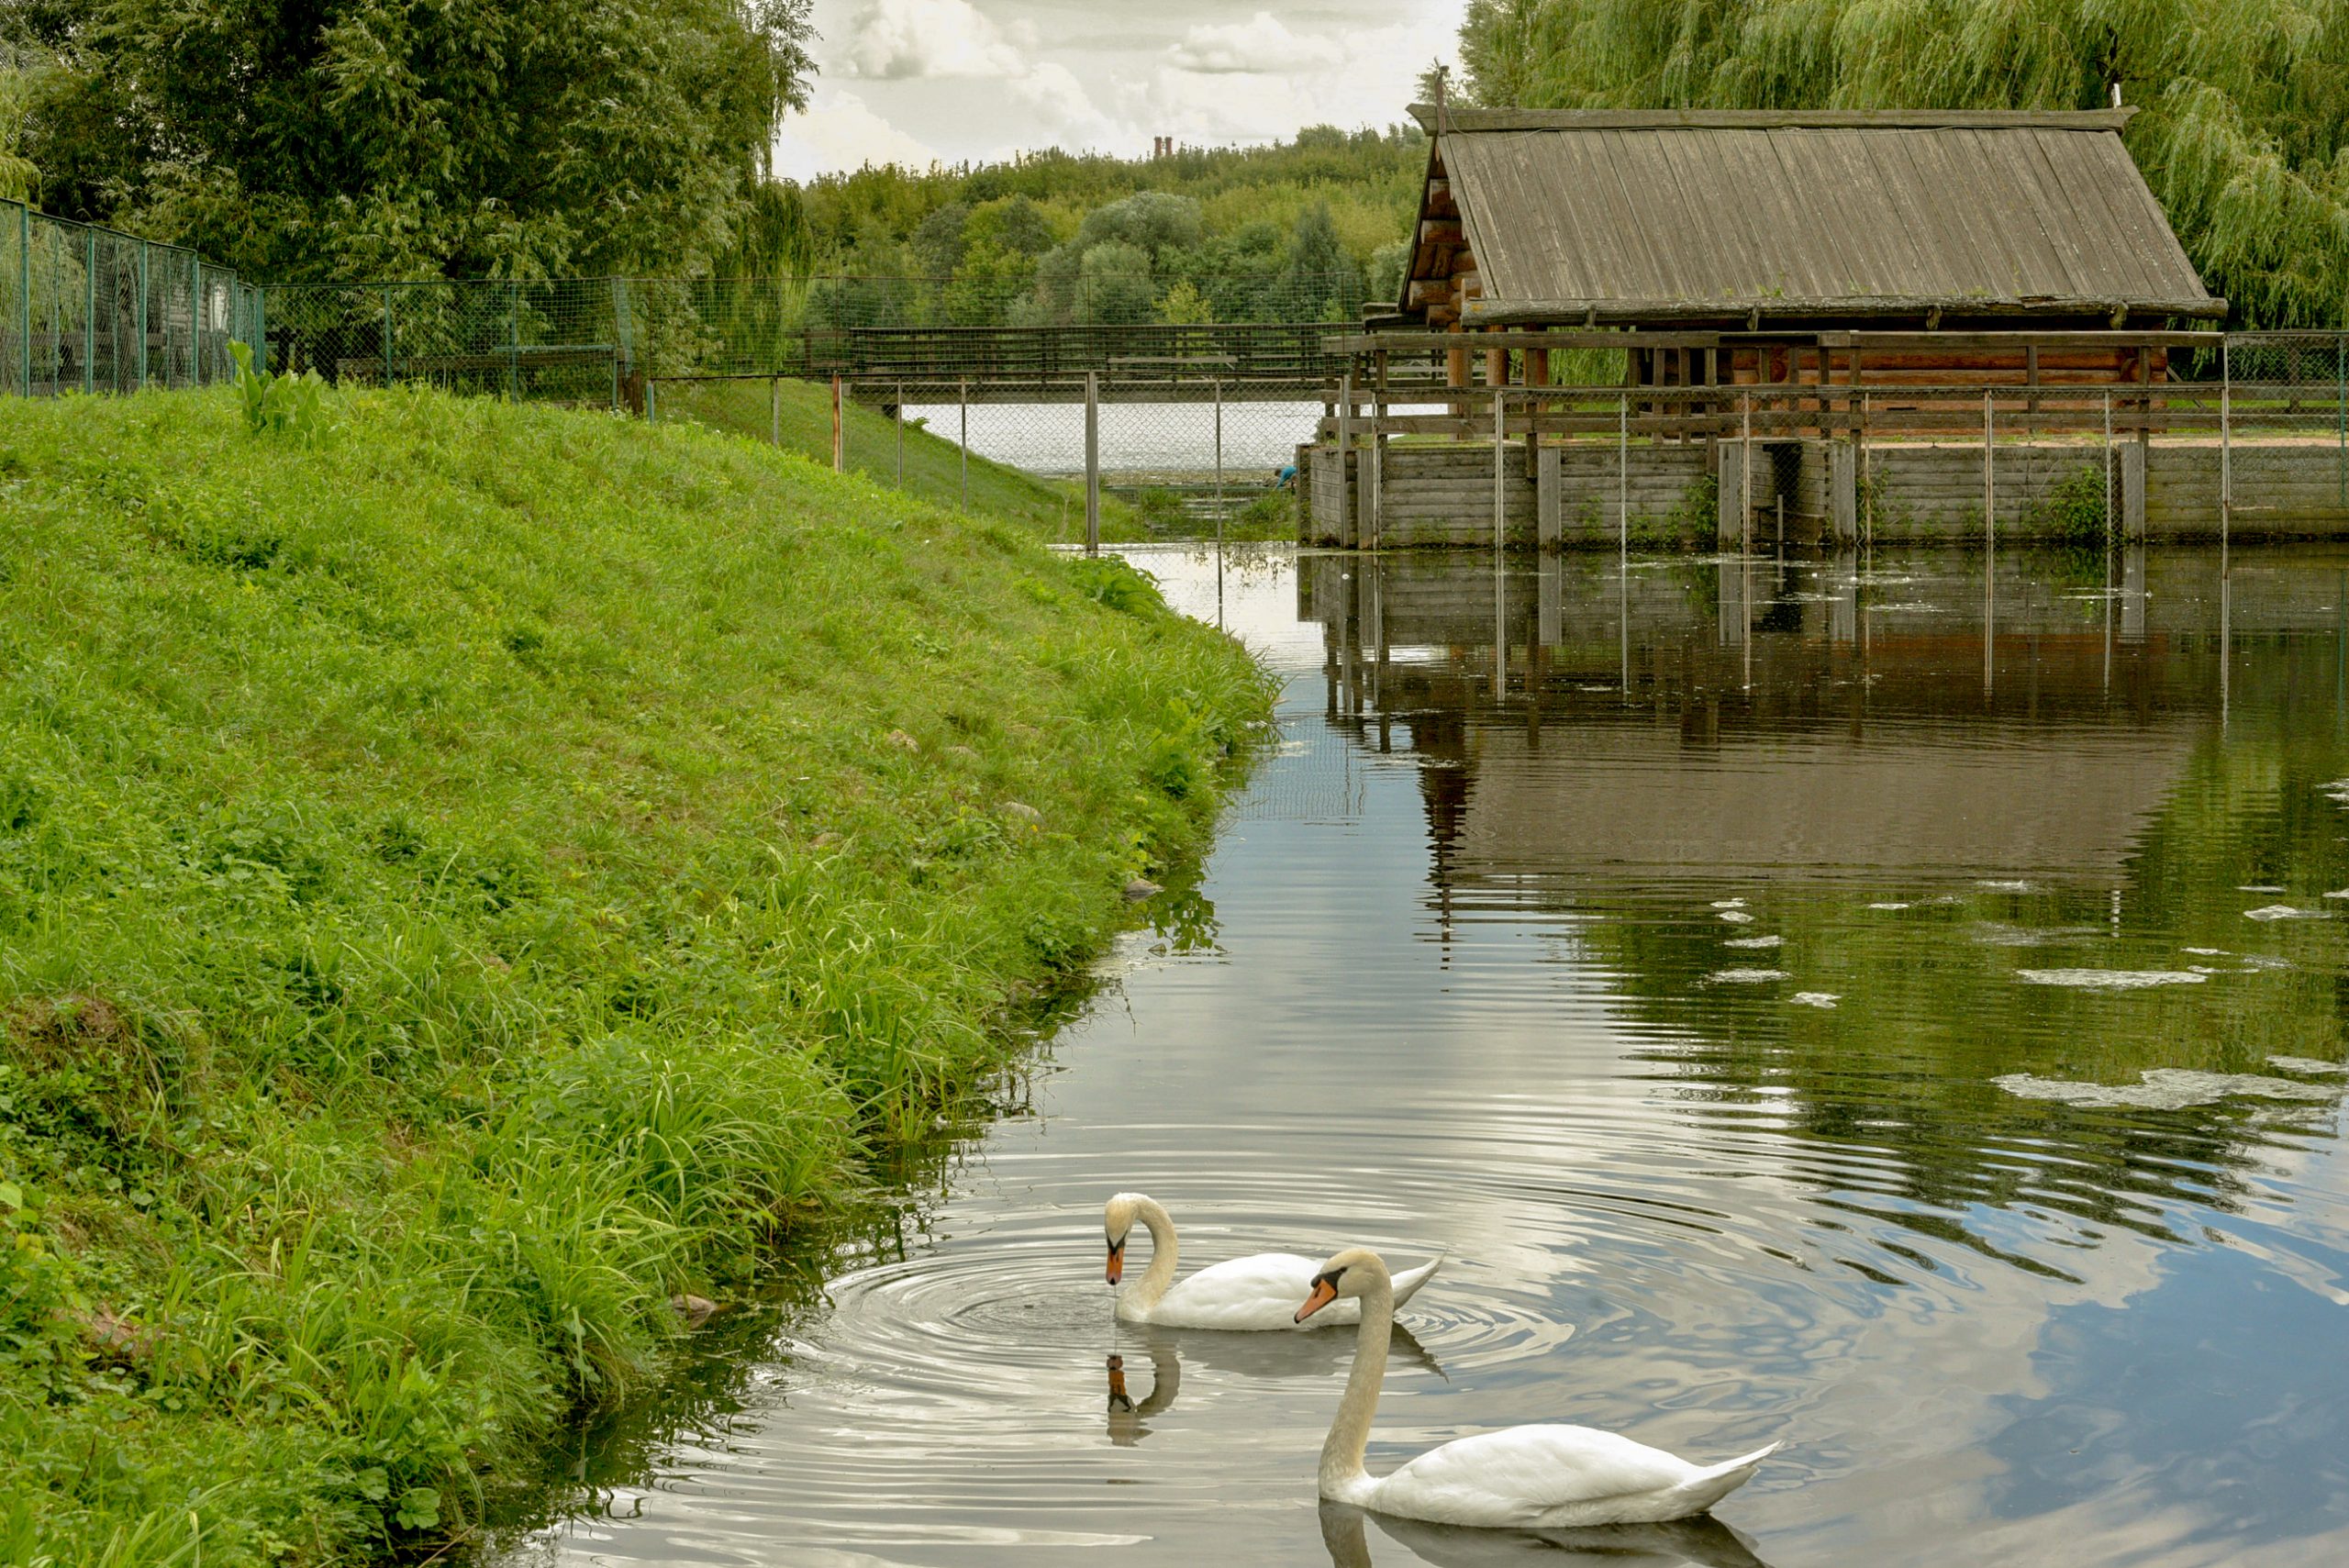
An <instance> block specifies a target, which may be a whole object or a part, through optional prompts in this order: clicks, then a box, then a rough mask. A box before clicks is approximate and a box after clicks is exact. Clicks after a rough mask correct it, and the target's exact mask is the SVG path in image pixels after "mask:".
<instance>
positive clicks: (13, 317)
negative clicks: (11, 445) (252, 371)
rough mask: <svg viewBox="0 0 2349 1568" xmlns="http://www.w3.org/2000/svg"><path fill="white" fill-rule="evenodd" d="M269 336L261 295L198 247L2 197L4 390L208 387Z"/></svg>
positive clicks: (0, 369) (0, 363)
mask: <svg viewBox="0 0 2349 1568" xmlns="http://www.w3.org/2000/svg"><path fill="white" fill-rule="evenodd" d="M266 332H267V324H266V321H265V319H264V307H263V297H262V291H261V290H260V289H258V288H254V287H252V286H251V285H250V284H246V283H245V282H244V281H243V280H242V279H241V278H239V276H238V275H237V274H236V273H235V272H233V271H231V270H229V269H228V268H225V267H217V266H214V265H213V264H212V263H210V262H208V261H205V260H204V259H203V258H202V257H201V256H198V255H197V254H196V253H195V251H193V250H183V249H181V248H180V247H178V246H175V245H160V244H156V243H155V242H153V241H151V240H146V239H139V238H138V237H137V236H136V235H130V234H121V233H117V231H115V230H114V229H111V228H99V227H97V226H96V225H94V224H85V223H74V222H72V221H70V220H68V219H65V218H60V217H50V216H49V215H48V214H46V213H40V212H35V211H34V210H32V208H30V207H29V206H26V205H25V204H24V203H22V202H16V201H0V393H14V394H16V395H20V396H55V395H58V394H61V393H68V392H83V393H96V392H135V391H137V390H139V388H140V387H145V386H167V387H187V386H203V385H208V384H211V383H214V382H217V381H225V380H228V379H229V378H230V377H231V376H232V375H233V374H234V373H235V370H236V366H235V361H234V360H233V359H232V358H231V357H230V354H229V351H228V345H229V343H230V342H232V341H236V342H244V343H250V344H256V345H265V342H266Z"/></svg>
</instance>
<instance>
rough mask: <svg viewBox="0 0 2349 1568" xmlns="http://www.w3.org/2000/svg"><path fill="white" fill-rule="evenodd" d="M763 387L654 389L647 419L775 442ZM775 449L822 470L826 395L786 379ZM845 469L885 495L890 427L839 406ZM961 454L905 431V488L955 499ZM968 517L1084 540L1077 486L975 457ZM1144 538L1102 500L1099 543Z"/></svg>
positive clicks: (914, 430)
mask: <svg viewBox="0 0 2349 1568" xmlns="http://www.w3.org/2000/svg"><path fill="white" fill-rule="evenodd" d="M774 385H775V383H772V382H764V381H711V382H698V383H696V382H663V383H662V384H661V386H660V388H659V389H658V392H657V393H656V401H655V403H654V405H653V411H654V413H655V414H656V415H658V416H659V417H660V419H661V421H662V423H663V424H669V423H673V422H677V421H688V422H691V423H694V424H698V425H706V426H707V427H709V428H712V429H717V430H731V431H734V432H736V433H738V434H740V435H745V436H749V437H751V439H754V440H760V441H767V440H772V439H774V405H773V404H772V403H771V402H770V401H769V396H770V394H769V388H770V387H772V386H774ZM781 387H782V392H783V420H782V424H783V447H784V450H785V451H795V452H798V453H800V454H802V455H803V456H805V457H807V458H809V459H811V460H813V461H814V462H819V463H822V464H824V465H825V466H826V467H829V466H830V464H831V461H832V395H831V388H830V387H829V386H825V385H819V384H816V383H814V382H806V381H791V380H787V379H786V380H785V381H783V382H782V383H781ZM847 415H848V440H847V443H846V445H847V449H848V450H847V458H848V466H849V468H850V469H851V470H852V472H854V473H863V474H868V475H870V476H871V477H872V478H873V479H874V480H875V481H877V482H879V483H881V484H886V485H890V486H892V487H894V486H895V485H896V478H897V429H896V422H895V421H894V420H890V419H885V418H883V417H881V415H880V413H879V412H878V411H877V410H875V409H872V408H868V407H865V406H863V405H861V404H858V403H855V402H850V403H849V405H848V407H847ZM962 461H963V453H962V449H961V448H960V447H959V446H957V445H956V444H955V442H954V439H953V432H952V430H951V429H949V430H948V431H947V432H946V433H945V434H944V436H943V437H941V436H934V435H931V434H930V432H929V431H927V430H925V429H922V428H918V427H917V426H914V425H910V424H909V425H907V427H906V489H907V492H908V493H910V494H912V495H918V496H919V497H921V498H922V499H924V500H927V501H934V502H936V503H937V504H938V505H940V506H954V507H959V506H961V505H962V500H963V470H962ZM970 485H971V509H972V510H973V511H975V512H985V513H989V514H992V515H993V516H995V517H1008V518H1010V519H1012V520H1014V521H1016V522H1019V523H1023V524H1026V525H1027V526H1028V527H1029V528H1032V529H1034V530H1035V532H1036V533H1037V534H1038V535H1039V537H1041V538H1043V539H1051V540H1053V541H1055V542H1058V543H1063V544H1076V543H1082V542H1083V541H1084V539H1085V486H1084V484H1082V483H1080V482H1075V481H1069V480H1048V479H1040V478H1038V477H1037V476H1035V475H1034V474H1031V473H1025V472H1023V471H1021V470H1019V469H1017V468H1011V467H1008V466H1007V465H1005V464H1003V463H999V462H989V461H988V460H987V459H985V458H983V457H979V456H977V455H975V454H974V455H973V457H972V459H971V480H970ZM1148 532H1149V530H1148V529H1147V528H1144V527H1143V526H1142V522H1141V517H1139V516H1138V515H1137V514H1136V513H1135V512H1134V509H1133V508H1132V507H1131V506H1128V505H1126V504H1125V503H1124V502H1122V501H1119V500H1118V499H1116V498H1115V497H1111V496H1104V497H1103V498H1102V503H1101V537H1102V538H1103V539H1142V538H1145V537H1146V536H1147V535H1148Z"/></svg>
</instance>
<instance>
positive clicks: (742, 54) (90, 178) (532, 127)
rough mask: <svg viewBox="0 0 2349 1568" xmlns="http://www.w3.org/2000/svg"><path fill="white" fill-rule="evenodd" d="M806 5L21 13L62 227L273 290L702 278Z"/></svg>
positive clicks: (452, 0)
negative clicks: (168, 243)
mask: <svg viewBox="0 0 2349 1568" xmlns="http://www.w3.org/2000/svg"><path fill="white" fill-rule="evenodd" d="M807 11H808V0H633V3H631V4H629V5H614V4H611V3H610V0H435V3H433V4H429V5H419V4H416V3H414V0H306V3H285V4H256V3H253V0H14V3H12V4H11V5H10V6H8V7H7V8H6V10H5V11H0V41H5V42H6V44H7V45H8V46H9V47H10V48H12V49H13V50H17V51H18V52H26V51H38V52H39V54H40V55H41V56H42V57H44V58H45V59H46V60H47V61H49V62H50V63H49V66H48V68H47V69H46V70H44V71H42V72H40V73H39V76H38V77H37V79H36V83H37V90H36V95H35V97H34V100H33V102H32V104H31V107H30V117H29V137H28V141H29V146H28V150H27V153H26V155H27V156H29V157H30V158H31V159H32V161H34V162H35V163H36V164H38V165H39V168H40V172H41V188H40V193H39V194H40V197H41V200H42V203H43V205H44V206H48V207H49V208H50V209H51V210H53V211H61V212H65V213H69V214H72V215H74V216H82V217H96V218H103V219H106V220H109V221H113V222H116V223H120V224H124V225H126V226H128V227H131V228H138V229H139V230H141V231H143V232H146V233H150V234H152V235H155V236H157V237H158V238H162V239H174V240H179V241H183V242H185V243H189V244H193V245H195V246H196V247H198V248H199V249H201V250H206V251H207V252H208V253H210V254H212V255H215V256H217V257H220V258H221V259H223V260H224V261H229V262H231V263H234V264H236V265H238V266H239V267H241V268H243V269H244V270H246V271H248V272H253V273H256V274H258V275H262V276H266V277H273V278H301V277H317V276H340V277H351V278H378V277H399V276H418V275H432V274H444V275H449V276H473V275H480V274H483V273H490V274H499V275H510V276H523V277H529V276H536V275H546V274H551V273H558V272H574V273H576V272H605V271H640V270H658V271H660V272H666V273H679V272H692V271H697V270H700V269H702V268H705V267H706V266H707V264H708V262H709V261H710V259H711V258H712V257H713V256H714V255H715V254H717V253H718V252H719V251H721V250H724V249H725V248H726V246H727V245H728V243H729V239H731V238H732V235H733V226H734V224H735V222H736V220H737V219H738V218H739V217H740V216H741V215H742V213H743V210H744V206H745V204H746V201H747V199H748V198H747V195H746V192H747V188H748V186H749V184H750V183H751V181H752V180H753V179H754V178H755V177H756V176H757V175H758V174H759V173H760V172H762V171H763V167H764V161H765V159H766V156H767V149H768V147H769V146H770V144H771V142H772V139H773V135H774V129H775V128H776V126H777V124H778V123H779V121H780V119H781V117H782V116H783V115H784V114H785V111H786V110H788V109H790V108H793V107H796V106H802V105H804V103H805V100H806V82H807V75H808V72H809V70H810V66H809V62H808V59H807V53H806V50H805V45H806V42H807V38H808V36H809V32H808V20H807Z"/></svg>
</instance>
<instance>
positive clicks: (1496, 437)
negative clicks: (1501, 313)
mask: <svg viewBox="0 0 2349 1568" xmlns="http://www.w3.org/2000/svg"><path fill="white" fill-rule="evenodd" d="M1507 411H1508V394H1507V393H1506V392H1504V391H1503V390H1502V389H1501V388H1500V387H1498V386H1495V387H1494V388H1493V552H1494V558H1495V562H1496V570H1497V569H1498V567H1497V562H1498V559H1499V553H1500V549H1501V513H1502V508H1503V506H1505V505H1506V504H1507V498H1508V493H1507V492H1506V491H1505V490H1504V489H1503V488H1502V470H1501V461H1502V460H1503V459H1504V458H1505V457H1507V456H1508V442H1507V439H1506V438H1507V434H1508V427H1507V426H1506V425H1505V424H1504V423H1503V421H1504V420H1505V419H1506V417H1507Z"/></svg>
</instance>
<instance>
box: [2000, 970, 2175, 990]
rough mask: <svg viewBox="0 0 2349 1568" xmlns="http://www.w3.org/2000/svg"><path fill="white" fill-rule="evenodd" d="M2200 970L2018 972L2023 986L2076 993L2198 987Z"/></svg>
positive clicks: (2018, 977)
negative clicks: (2061, 988) (2060, 987)
mask: <svg viewBox="0 0 2349 1568" xmlns="http://www.w3.org/2000/svg"><path fill="white" fill-rule="evenodd" d="M2209 973H2210V972H2209V971H2207V970H2200V969H2018V970H2016V971H2015V978H2016V979H2017V980H2020V981H2021V982H2022V983H2023V984H2026V985H2068V986H2071V987H2072V988H2073V989H2075V990H2079V991H2143V990H2149V989H2151V988H2152V987H2154V986H2156V985H2199V984H2202V982H2203V981H2204V980H2205V979H2207V978H2208V977H2209Z"/></svg>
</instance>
